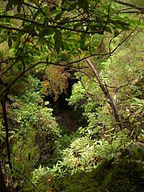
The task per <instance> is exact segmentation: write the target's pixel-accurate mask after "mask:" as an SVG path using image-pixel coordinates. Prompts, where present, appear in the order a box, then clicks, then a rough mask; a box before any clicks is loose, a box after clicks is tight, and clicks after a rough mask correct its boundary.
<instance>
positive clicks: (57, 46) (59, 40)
mask: <svg viewBox="0 0 144 192" xmlns="http://www.w3.org/2000/svg"><path fill="white" fill-rule="evenodd" d="M54 41H55V50H56V52H57V53H59V51H60V48H61V46H62V34H61V32H60V31H59V30H57V29H56V30H55V35H54Z"/></svg>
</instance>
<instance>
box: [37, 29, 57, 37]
mask: <svg viewBox="0 0 144 192" xmlns="http://www.w3.org/2000/svg"><path fill="white" fill-rule="evenodd" d="M53 32H54V30H53V28H44V29H43V30H41V31H40V37H44V36H46V35H51V34H52V33H53Z"/></svg>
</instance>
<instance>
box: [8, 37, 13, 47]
mask: <svg viewBox="0 0 144 192" xmlns="http://www.w3.org/2000/svg"><path fill="white" fill-rule="evenodd" d="M8 46H9V48H11V46H12V40H11V37H9V38H8Z"/></svg>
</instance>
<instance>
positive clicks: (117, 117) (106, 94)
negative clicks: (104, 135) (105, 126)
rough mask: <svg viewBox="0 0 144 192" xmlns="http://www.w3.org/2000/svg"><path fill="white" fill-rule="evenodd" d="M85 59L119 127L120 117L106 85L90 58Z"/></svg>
mask: <svg viewBox="0 0 144 192" xmlns="http://www.w3.org/2000/svg"><path fill="white" fill-rule="evenodd" d="M85 61H86V62H87V64H88V65H89V67H90V68H91V69H92V70H93V72H94V74H95V76H96V79H97V81H98V84H99V86H100V88H101V90H102V91H103V93H104V95H105V97H106V100H107V102H108V103H109V105H110V107H111V109H112V112H113V117H114V118H115V121H116V122H117V123H118V125H119V128H120V129H121V125H120V119H119V115H118V112H117V108H116V106H115V104H114V102H113V99H112V97H111V95H110V93H109V90H108V88H107V86H106V85H105V84H103V82H102V80H101V78H100V76H99V73H98V71H97V70H96V68H95V66H94V65H93V64H92V62H91V61H90V59H87V58H85Z"/></svg>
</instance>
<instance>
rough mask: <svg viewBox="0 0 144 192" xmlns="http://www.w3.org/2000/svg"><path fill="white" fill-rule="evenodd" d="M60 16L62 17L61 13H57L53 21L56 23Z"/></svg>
mask: <svg viewBox="0 0 144 192" xmlns="http://www.w3.org/2000/svg"><path fill="white" fill-rule="evenodd" d="M62 15H63V12H60V13H58V14H57V15H56V16H55V20H56V21H57V20H58V19H60V18H61V16H62Z"/></svg>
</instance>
